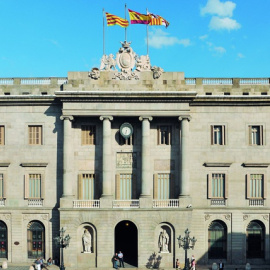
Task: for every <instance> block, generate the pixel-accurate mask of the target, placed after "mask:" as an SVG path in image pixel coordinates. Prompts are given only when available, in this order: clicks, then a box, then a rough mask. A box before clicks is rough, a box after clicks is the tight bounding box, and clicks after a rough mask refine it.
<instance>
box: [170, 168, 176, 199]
mask: <svg viewBox="0 0 270 270" xmlns="http://www.w3.org/2000/svg"><path fill="white" fill-rule="evenodd" d="M174 179H175V178H174V174H172V173H171V174H170V197H169V199H174V198H175V197H174V196H175V194H174V192H175V190H174V187H175V181H174Z"/></svg>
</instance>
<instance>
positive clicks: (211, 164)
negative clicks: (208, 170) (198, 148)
mask: <svg viewBox="0 0 270 270" xmlns="http://www.w3.org/2000/svg"><path fill="white" fill-rule="evenodd" d="M203 165H204V166H205V167H230V166H231V165H232V162H205V163H204V164H203Z"/></svg>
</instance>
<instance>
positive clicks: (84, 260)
mask: <svg viewBox="0 0 270 270" xmlns="http://www.w3.org/2000/svg"><path fill="white" fill-rule="evenodd" d="M86 230H87V231H88V232H89V234H90V236H91V238H90V239H91V247H89V248H88V250H87V248H86V246H85V244H84V239H83V237H84V233H85V231H86ZM96 255H97V254H96V229H95V227H94V226H93V225H92V224H90V223H83V224H81V225H80V226H79V228H78V231H77V268H78V269H80V268H89V267H96Z"/></svg>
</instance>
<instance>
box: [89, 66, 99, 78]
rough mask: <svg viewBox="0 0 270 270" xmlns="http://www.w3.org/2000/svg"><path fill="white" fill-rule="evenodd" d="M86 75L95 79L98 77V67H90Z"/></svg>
mask: <svg viewBox="0 0 270 270" xmlns="http://www.w3.org/2000/svg"><path fill="white" fill-rule="evenodd" d="M88 75H89V77H90V78H92V79H94V80H97V79H98V78H99V77H100V71H99V69H98V68H92V69H91V71H90V72H89V74H88Z"/></svg>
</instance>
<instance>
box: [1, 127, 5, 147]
mask: <svg viewBox="0 0 270 270" xmlns="http://www.w3.org/2000/svg"><path fill="white" fill-rule="evenodd" d="M4 144H5V126H0V145H4Z"/></svg>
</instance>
